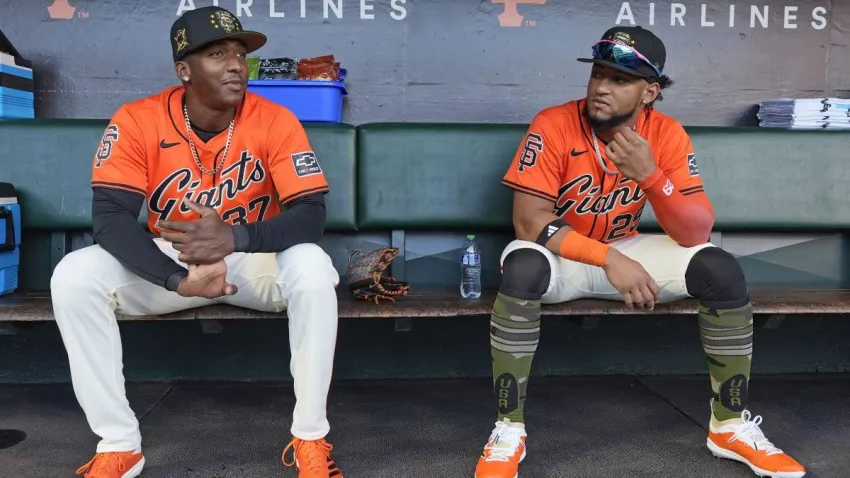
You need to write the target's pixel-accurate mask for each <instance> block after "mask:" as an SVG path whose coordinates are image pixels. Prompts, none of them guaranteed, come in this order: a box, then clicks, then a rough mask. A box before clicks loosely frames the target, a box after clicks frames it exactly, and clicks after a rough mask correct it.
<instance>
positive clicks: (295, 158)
mask: <svg viewBox="0 0 850 478" xmlns="http://www.w3.org/2000/svg"><path fill="white" fill-rule="evenodd" d="M292 165H293V166H295V174H297V175H298V177H299V178H303V177H304V176H312V175H314V174H321V172H322V167H321V166H319V160H318V159H316V153H314V152H312V151H305V152H303V153H295V154H293V155H292Z"/></svg>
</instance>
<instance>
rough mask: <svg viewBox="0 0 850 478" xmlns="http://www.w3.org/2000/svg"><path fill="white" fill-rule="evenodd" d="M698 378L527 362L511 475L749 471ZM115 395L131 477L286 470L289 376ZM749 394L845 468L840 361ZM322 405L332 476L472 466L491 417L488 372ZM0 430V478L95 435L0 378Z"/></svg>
mask: <svg viewBox="0 0 850 478" xmlns="http://www.w3.org/2000/svg"><path fill="white" fill-rule="evenodd" d="M707 390H708V378H707V377H704V376H702V377H649V378H635V377H619V376H611V377H590V378H534V377H532V380H531V383H530V386H529V400H528V403H527V413H526V420H527V422H528V425H527V426H528V430H529V441H528V446H529V448H528V452H529V454H528V457H527V458H526V460H525V461H524V462H523V465H522V467H521V468H520V475H519V476H520V477H523V478H527V477H547V478H548V477H581V478H591V477H711V478H717V477H730V478H734V477H752V476H755V475H753V474H752V473H751V472H750V471H749V469H748V468H746V467H745V466H744V465H741V464H738V463H735V462H731V461H726V460H720V459H717V458H714V457H713V456H711V454H710V453H709V452H708V450H707V449H706V448H705V438H706V426H707V425H706V424H707V419H708V413H709V408H708V402H707V400H706V392H707ZM128 396H129V400H130V404H131V406H132V407H133V409H134V410H135V411H136V413H137V415H138V416H139V417H140V420H141V429H142V436H143V440H144V442H143V445H144V450H145V454H146V459H147V466H146V468H145V472H144V473H143V474H142V477H145V478H156V477H178V478H184V477H185V478H190V477H191V478H196V477H197V478H200V477H204V478H225V477H227V478H231V477H234V478H235V477H239V478H248V477H296V476H297V475H296V473H295V471H294V469H291V468H290V469H287V468H284V467H283V465H282V464H281V462H280V453H281V451H282V449H283V447H284V446H285V445H286V444H287V442H288V440H289V425H290V420H291V413H292V406H293V402H294V400H293V396H292V387H291V386H290V385H289V384H255V383H210V382H204V383H131V384H128ZM750 404H751V407H752V410H753V412H754V413H755V414H762V415H764V417H765V419H764V423H763V424H762V428H763V429H764V430H765V431H766V432H767V434H768V437H769V438H770V439H771V440H773V442H774V443H775V444H776V445H777V446H779V447H780V448H783V449H784V450H785V451H787V452H788V453H789V454H791V455H792V456H794V457H795V458H797V459H798V460H800V461H801V462H802V463H803V464H804V465H806V466H807V467H808V473H807V475H806V476H807V477H845V476H850V471H848V470H850V453H848V452H847V450H849V449H850V376H846V375H840V376H839V375H828V376H819V377H807V376H792V377H769V378H768V377H755V378H754V379H753V380H752V381H751V391H750ZM328 411H329V419H330V421H331V434H330V435H329V437H328V438H329V440H330V441H331V443H332V444H333V445H334V447H335V449H334V457H335V459H336V460H337V462H338V463H339V465H340V466H341V468H342V470H343V472H344V476H346V477H347V478H360V477H368V478H378V477H393V478H398V477H411V478H420V477H421V478H430V477H464V478H469V477H472V476H473V470H474V467H475V463H476V460H477V459H478V456H479V454H480V452H481V447H482V446H483V445H484V443H485V442H486V440H487V437H488V434H489V433H490V430H491V429H492V427H493V422H494V420H495V415H494V405H493V400H492V394H491V392H490V383H489V381H488V380H445V381H443V380H427V381H393V382H389V381H369V382H347V383H345V382H340V383H335V384H334V386H333V387H332V389H331V394H330V397H329V410H328ZM0 429H6V430H13V431H11V432H10V431H6V432H0V476H2V477H10V478H11V477H15V478H36V477H37V478H52V477H59V478H63V477H69V478H70V477H73V476H74V471H75V470H76V468H77V467H78V466H80V465H82V464H84V463H85V462H87V461H88V460H89V459H90V458H91V455H92V453H93V452H94V447H95V444H96V443H97V437H95V436H94V435H93V434H92V433H91V432H90V431H89V428H88V426H87V424H86V421H85V418H84V416H83V414H82V412H81V411H80V409H79V407H78V406H77V403H76V400H75V398H74V394H73V391H72V389H71V388H70V386H69V385H20V386H17V385H0ZM14 430H17V431H14ZM23 434H26V437H25V438H24V437H23V436H22V435H23ZM22 438H24V439H23V441H21V442H20V443H17V444H14V445H11V446H10V444H11V443H14V442H16V441H19V440H20V439H22ZM4 441H5V444H4Z"/></svg>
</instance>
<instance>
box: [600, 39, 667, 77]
mask: <svg viewBox="0 0 850 478" xmlns="http://www.w3.org/2000/svg"><path fill="white" fill-rule="evenodd" d="M593 59H594V60H604V61H610V62H613V63H615V64H617V65H618V66H622V67H626V68H630V69H633V70H637V69H639V68H640V67H641V66H643V65H649V67H650V68H652V70H653V71H654V72H655V73H656V74H657V75H658V76H661V71H660V70H659V69H658V68H656V67H655V66H654V65H653V64H652V62H650V61H649V60H648V59H647V58H646V57H645V56H643V55H641V54H640V52H639V51H637V50H635V49H634V48H632V47H630V46H626V45H623V44H622V43H616V42H613V41H611V40H599V41H598V42H596V43H594V44H593Z"/></svg>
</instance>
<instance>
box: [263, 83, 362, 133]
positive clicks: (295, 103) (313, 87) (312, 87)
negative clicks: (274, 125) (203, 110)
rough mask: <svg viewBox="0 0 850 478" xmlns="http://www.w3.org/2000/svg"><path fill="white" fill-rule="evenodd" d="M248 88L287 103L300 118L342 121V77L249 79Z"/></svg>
mask: <svg viewBox="0 0 850 478" xmlns="http://www.w3.org/2000/svg"><path fill="white" fill-rule="evenodd" d="M248 91H250V92H252V93H256V94H258V95H260V96H262V97H263V98H265V99H267V100H269V101H271V102H272V103H277V104H279V105H283V106H286V108H287V109H289V110H290V111H292V113H293V114H294V115H295V117H296V118H298V119H299V120H301V121H321V122H325V123H342V100H343V97H344V96H345V95H347V94H348V91H346V89H345V83H344V82H342V81H318V80H248Z"/></svg>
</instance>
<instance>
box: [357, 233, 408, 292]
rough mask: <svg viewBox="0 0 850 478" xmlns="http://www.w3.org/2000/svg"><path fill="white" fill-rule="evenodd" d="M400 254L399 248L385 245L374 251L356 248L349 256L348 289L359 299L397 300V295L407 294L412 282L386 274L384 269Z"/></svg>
mask: <svg viewBox="0 0 850 478" xmlns="http://www.w3.org/2000/svg"><path fill="white" fill-rule="evenodd" d="M397 255H398V248H395V247H385V248H382V249H375V250H372V251H360V250H356V251H354V252H352V253H351V255H350V256H349V257H348V271H347V272H346V277H347V281H348V289H349V290H350V291H351V292H352V293H353V294H354V297H356V298H358V299H363V300H368V301H370V302H372V301H374V302H375V303H376V304H377V303H378V302H380V300H381V299H385V300H389V301H391V302H395V298H394V297H397V296H402V295H407V293H408V291H410V284H409V283H407V282H401V281H397V280H395V279H393V278H392V277H390V276H385V275H384V270H386V268H387V267H388V266H389V265H390V263H391V262H392V261H393V260H394V259H395V258H396V256H397Z"/></svg>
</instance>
